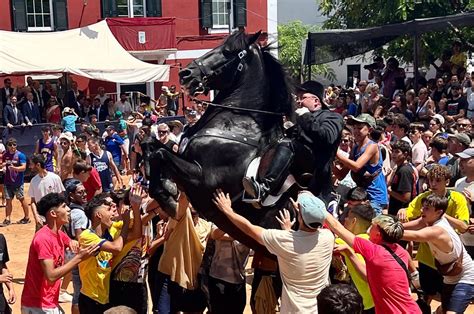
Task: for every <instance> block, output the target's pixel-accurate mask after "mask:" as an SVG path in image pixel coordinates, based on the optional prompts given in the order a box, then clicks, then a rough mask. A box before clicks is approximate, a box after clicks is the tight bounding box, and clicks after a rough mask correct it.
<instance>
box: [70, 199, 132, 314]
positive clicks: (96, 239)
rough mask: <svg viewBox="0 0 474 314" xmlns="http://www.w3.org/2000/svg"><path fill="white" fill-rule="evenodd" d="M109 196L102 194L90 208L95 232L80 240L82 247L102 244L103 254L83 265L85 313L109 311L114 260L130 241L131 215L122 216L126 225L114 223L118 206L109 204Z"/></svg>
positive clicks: (82, 305)
mask: <svg viewBox="0 0 474 314" xmlns="http://www.w3.org/2000/svg"><path fill="white" fill-rule="evenodd" d="M106 195H107V194H105V193H103V194H99V195H97V196H94V198H93V199H92V200H91V201H90V202H89V203H88V204H87V205H86V207H85V210H84V211H85V213H86V216H87V218H89V220H90V221H91V228H90V229H86V230H84V231H83V232H82V233H81V234H80V236H79V244H80V245H81V247H82V246H85V245H92V244H98V245H99V247H100V252H99V253H98V254H97V255H96V256H92V257H90V258H88V259H87V260H85V261H83V262H82V263H80V264H79V276H80V278H81V282H82V288H81V294H80V295H79V311H80V312H81V313H88V314H95V313H97V314H99V313H103V312H104V311H106V310H107V309H108V308H109V305H108V303H109V281H110V273H111V271H112V265H111V260H112V257H113V256H114V255H118V254H119V253H120V252H121V251H122V248H123V245H124V243H125V242H126V241H127V235H128V228H122V226H123V225H126V226H128V224H129V222H130V211H129V210H126V211H124V212H123V213H122V218H123V221H116V222H114V221H113V219H114V218H115V217H117V216H118V214H117V208H116V206H113V205H114V204H113V203H111V202H110V201H108V200H107V197H106Z"/></svg>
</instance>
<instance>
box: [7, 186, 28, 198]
mask: <svg viewBox="0 0 474 314" xmlns="http://www.w3.org/2000/svg"><path fill="white" fill-rule="evenodd" d="M3 194H4V195H5V199H7V200H12V199H13V197H15V196H16V198H17V199H19V200H21V199H23V198H24V197H25V193H24V190H23V185H20V186H8V185H5V189H4V192H3Z"/></svg>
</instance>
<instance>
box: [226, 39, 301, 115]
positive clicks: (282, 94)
mask: <svg viewBox="0 0 474 314" xmlns="http://www.w3.org/2000/svg"><path fill="white" fill-rule="evenodd" d="M248 45H249V42H248V35H247V34H245V32H243V31H237V32H234V33H233V34H232V35H230V36H229V37H227V38H226V40H225V41H224V46H225V50H228V51H237V50H242V49H245V48H246V47H248ZM257 45H258V43H257ZM270 45H271V44H269V45H266V46H264V47H260V49H261V52H262V56H263V62H264V64H265V71H266V76H267V77H268V79H269V84H270V93H269V96H270V104H271V105H272V106H274V107H272V111H275V112H281V113H284V114H287V115H290V114H291V113H292V103H293V98H292V95H291V92H292V90H293V85H292V83H291V80H290V78H289V75H288V73H287V72H286V70H285V68H284V66H283V65H282V64H281V63H280V61H278V60H277V59H276V58H275V57H274V56H273V55H272V54H271V51H272V50H273V49H274V48H271V47H270Z"/></svg>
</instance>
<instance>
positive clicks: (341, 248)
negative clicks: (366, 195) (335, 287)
mask: <svg viewBox="0 0 474 314" xmlns="http://www.w3.org/2000/svg"><path fill="white" fill-rule="evenodd" d="M374 216H375V212H374V209H373V208H372V206H370V204H369V203H368V202H365V203H361V204H357V205H354V206H349V209H348V212H347V215H346V216H345V218H344V227H345V228H346V229H347V230H349V231H350V232H352V233H353V234H354V235H356V236H357V237H360V238H363V239H367V240H368V239H369V235H368V234H367V230H368V229H369V227H370V226H371V225H372V219H373V218H374ZM334 251H335V252H337V253H340V254H342V256H343V257H344V262H345V264H346V266H347V270H348V271H349V275H350V276H351V279H352V282H353V283H354V285H355V286H356V288H357V291H359V294H360V295H361V296H362V300H363V303H364V313H370V312H373V311H375V309H374V300H373V299H372V294H371V293H370V289H369V284H368V282H367V275H366V273H365V272H361V271H360V269H361V268H362V269H363V268H365V261H364V258H363V257H362V255H360V254H357V253H355V252H354V250H353V249H352V248H350V247H349V246H348V245H347V244H346V242H345V241H344V240H342V239H341V238H336V246H335V248H334Z"/></svg>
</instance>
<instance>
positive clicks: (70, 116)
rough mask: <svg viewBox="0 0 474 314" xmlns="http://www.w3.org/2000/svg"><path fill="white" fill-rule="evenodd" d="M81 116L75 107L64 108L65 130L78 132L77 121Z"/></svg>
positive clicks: (63, 123)
mask: <svg viewBox="0 0 474 314" xmlns="http://www.w3.org/2000/svg"><path fill="white" fill-rule="evenodd" d="M78 118H79V116H78V115H77V113H76V112H75V111H74V109H73V108H69V107H66V108H64V110H63V119H62V120H61V125H62V126H63V127H64V132H71V133H72V134H74V133H75V132H76V121H77V119H78Z"/></svg>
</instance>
